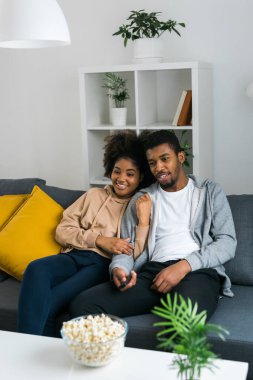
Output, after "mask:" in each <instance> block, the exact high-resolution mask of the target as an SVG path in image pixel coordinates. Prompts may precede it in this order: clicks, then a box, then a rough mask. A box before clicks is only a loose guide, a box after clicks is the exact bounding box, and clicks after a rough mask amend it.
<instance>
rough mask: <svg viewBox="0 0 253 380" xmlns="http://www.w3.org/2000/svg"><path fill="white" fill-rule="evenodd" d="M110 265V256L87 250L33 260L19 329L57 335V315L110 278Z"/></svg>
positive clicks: (22, 295)
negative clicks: (83, 291) (86, 290)
mask: <svg viewBox="0 0 253 380" xmlns="http://www.w3.org/2000/svg"><path fill="white" fill-rule="evenodd" d="M109 264H110V260H109V259H107V258H105V257H103V256H100V255H99V254H97V253H96V252H93V251H88V250H85V251H81V250H73V251H71V252H69V253H66V254H65V253H61V254H59V255H53V256H48V257H45V258H42V259H38V260H35V261H33V262H31V263H30V264H29V266H28V267H27V269H26V271H25V273H24V277H23V281H22V286H21V292H20V297H19V308H18V329H17V330H18V332H21V333H27V334H34V335H47V336H54V335H55V317H56V316H57V315H58V314H59V313H60V312H61V311H63V310H65V309H66V307H67V305H68V304H69V302H70V301H71V300H72V299H73V298H74V297H75V296H76V295H77V294H78V293H80V292H81V291H82V290H85V289H88V288H90V287H92V286H94V285H97V284H100V283H102V282H104V281H108V280H109V271H108V267H109Z"/></svg>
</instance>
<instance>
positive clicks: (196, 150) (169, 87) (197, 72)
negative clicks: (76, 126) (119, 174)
mask: <svg viewBox="0 0 253 380" xmlns="http://www.w3.org/2000/svg"><path fill="white" fill-rule="evenodd" d="M106 72H114V73H117V74H119V75H121V76H122V77H124V78H126V79H127V87H128V89H129V94H130V99H129V100H128V101H127V108H128V114H127V115H128V116H127V126H126V127H125V128H127V129H134V130H136V132H137V134H139V133H140V132H141V131H142V130H144V129H150V130H157V129H170V130H172V129H173V130H175V132H176V134H177V135H178V137H179V139H180V138H181V132H180V131H183V130H187V133H186V134H185V136H184V138H183V140H185V137H186V139H187V141H188V142H189V144H190V145H191V146H192V153H193V158H192V159H191V160H190V169H189V170H188V172H190V173H193V174H195V175H198V176H201V177H208V178H212V177H213V148H212V140H213V137H212V70H211V66H210V65H209V64H206V63H200V62H178V63H156V64H135V65H117V66H106V67H97V68H94V67H92V68H81V69H80V70H79V80H80V106H81V123H82V140H83V159H84V173H85V176H84V188H85V189H88V188H90V187H91V186H103V185H105V184H106V183H108V182H110V181H108V180H106V179H105V178H103V153H104V152H103V146H104V138H105V136H107V135H108V134H110V133H112V132H113V131H116V130H119V129H120V128H117V129H115V127H113V126H112V125H111V124H110V105H109V102H110V100H109V98H108V97H107V96H106V90H105V89H104V88H102V85H103V78H104V74H105V73H106ZM189 89H191V90H192V125H191V126H183V127H175V126H172V120H173V117H174V114H175V111H176V108H177V105H178V102H179V98H180V96H181V93H182V91H183V90H189Z"/></svg>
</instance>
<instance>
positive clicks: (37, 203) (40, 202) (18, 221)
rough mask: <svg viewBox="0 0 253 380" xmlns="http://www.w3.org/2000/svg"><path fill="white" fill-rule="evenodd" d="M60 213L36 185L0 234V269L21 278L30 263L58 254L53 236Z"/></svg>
mask: <svg viewBox="0 0 253 380" xmlns="http://www.w3.org/2000/svg"><path fill="white" fill-rule="evenodd" d="M62 212H63V208H62V207H61V206H60V205H58V204H57V203H56V202H55V201H54V200H53V199H51V198H50V197H49V196H48V195H47V194H45V193H44V192H43V191H42V190H41V189H40V188H39V187H38V186H35V187H34V189H33V191H32V193H31V195H30V196H29V197H28V199H27V200H26V201H25V202H24V203H23V204H22V205H21V206H20V208H19V209H18V210H17V211H16V212H15V213H14V214H13V215H12V217H11V218H10V219H9V221H8V223H7V224H6V225H5V227H4V228H3V229H2V230H1V231H0V268H1V269H2V270H4V271H6V272H7V273H9V274H10V275H12V276H13V277H15V278H17V279H21V278H22V275H23V272H24V271H25V269H26V267H27V265H28V264H29V263H30V262H31V261H32V260H35V259H38V258H41V257H45V256H49V255H53V254H57V253H59V252H60V249H61V247H60V245H59V244H58V243H57V242H56V241H55V239H54V235H55V229H56V226H57V224H58V223H59V222H60V220H61V218H62Z"/></svg>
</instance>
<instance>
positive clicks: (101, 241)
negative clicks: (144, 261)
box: [96, 235, 133, 256]
mask: <svg viewBox="0 0 253 380" xmlns="http://www.w3.org/2000/svg"><path fill="white" fill-rule="evenodd" d="M96 246H97V247H98V248H101V249H103V250H104V251H106V252H109V253H112V254H114V255H120V254H121V253H124V254H125V255H129V256H130V255H131V254H132V253H133V246H132V244H130V243H129V238H127V239H120V238H117V237H105V236H101V235H99V236H98V237H97V239H96Z"/></svg>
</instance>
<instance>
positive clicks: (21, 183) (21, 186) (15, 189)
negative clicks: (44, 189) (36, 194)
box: [0, 178, 46, 195]
mask: <svg viewBox="0 0 253 380" xmlns="http://www.w3.org/2000/svg"><path fill="white" fill-rule="evenodd" d="M45 183H46V181H45V180H44V179H40V178H20V179H0V195H7V194H29V193H30V192H31V191H32V189H33V187H34V186H35V185H37V186H40V185H45Z"/></svg>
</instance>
